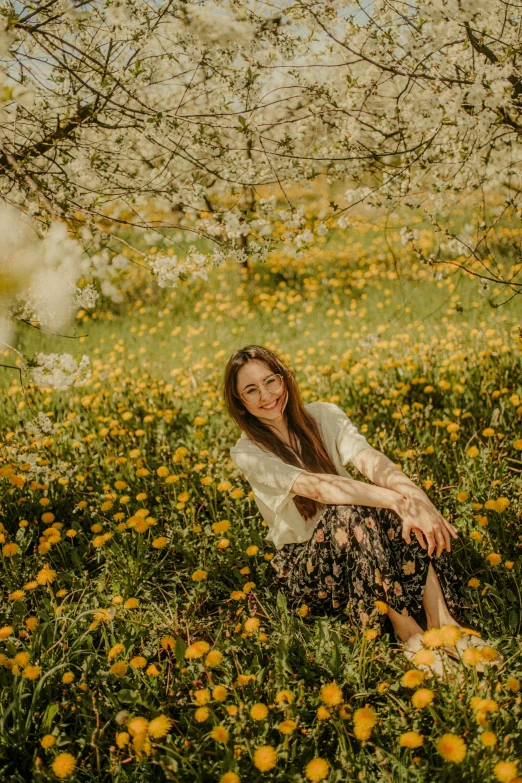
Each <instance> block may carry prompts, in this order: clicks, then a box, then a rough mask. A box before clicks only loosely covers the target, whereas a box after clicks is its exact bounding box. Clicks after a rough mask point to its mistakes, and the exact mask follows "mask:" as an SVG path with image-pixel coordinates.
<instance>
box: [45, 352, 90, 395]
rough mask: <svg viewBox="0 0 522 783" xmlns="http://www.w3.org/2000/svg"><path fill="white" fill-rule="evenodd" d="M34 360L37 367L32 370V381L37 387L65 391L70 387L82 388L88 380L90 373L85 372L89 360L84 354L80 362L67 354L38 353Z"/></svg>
mask: <svg viewBox="0 0 522 783" xmlns="http://www.w3.org/2000/svg"><path fill="white" fill-rule="evenodd" d="M36 359H37V362H38V366H37V367H35V368H34V369H33V380H34V382H35V383H36V385H37V386H40V387H44V388H45V387H49V388H51V389H55V390H56V391H65V390H66V389H69V388H70V387H71V386H84V385H85V384H86V383H87V382H88V381H89V380H90V377H91V373H90V371H87V368H88V367H89V365H90V360H89V357H88V356H86V355H85V354H84V355H83V356H82V358H81V360H80V362H78V361H77V360H76V359H75V358H74V356H72V355H71V354H69V353H63V354H57V353H51V354H44V353H39V354H38V355H37V357H36Z"/></svg>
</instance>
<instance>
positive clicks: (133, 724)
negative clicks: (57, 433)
mask: <svg viewBox="0 0 522 783" xmlns="http://www.w3.org/2000/svg"><path fill="white" fill-rule="evenodd" d="M148 727H149V721H148V720H147V718H142V717H141V716H140V715H136V716H135V717H134V718H130V719H129V720H128V721H127V731H128V732H129V734H130V735H131V737H137V736H138V735H139V734H146V733H147V729H148Z"/></svg>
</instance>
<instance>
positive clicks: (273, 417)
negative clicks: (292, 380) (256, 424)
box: [236, 359, 288, 424]
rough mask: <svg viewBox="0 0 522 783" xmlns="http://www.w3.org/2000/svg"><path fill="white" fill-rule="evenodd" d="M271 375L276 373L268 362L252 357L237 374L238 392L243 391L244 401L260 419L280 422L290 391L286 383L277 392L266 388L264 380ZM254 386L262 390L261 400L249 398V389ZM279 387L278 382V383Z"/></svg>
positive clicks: (250, 410)
mask: <svg viewBox="0 0 522 783" xmlns="http://www.w3.org/2000/svg"><path fill="white" fill-rule="evenodd" d="M270 375H274V372H273V370H271V369H270V367H269V366H268V364H266V362H263V361H261V360H260V359H251V360H250V361H249V362H247V363H246V364H244V365H243V366H242V367H241V369H240V370H239V372H238V374H237V381H236V387H237V393H238V394H241V393H242V395H243V396H242V397H241V399H242V402H243V404H244V406H245V408H246V409H247V411H248V412H249V413H251V414H252V415H253V416H257V418H258V419H265V420H266V421H267V423H270V424H272V423H276V424H277V423H278V422H280V421H282V415H283V411H284V409H285V406H286V403H287V400H288V393H287V390H286V388H285V384H284V382H283V385H282V387H281V388H280V389H278V391H277V392H272V391H268V390H267V389H265V387H264V384H263V381H264V380H265V379H266V378H268V377H269V376H270ZM253 386H258V387H259V389H260V390H261V396H260V398H259V400H257V401H255V402H254V401H252V400H249V395H248V393H247V392H248V390H249V389H252V388H253ZM276 387H277V384H276Z"/></svg>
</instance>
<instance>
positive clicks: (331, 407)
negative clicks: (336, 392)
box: [304, 400, 341, 419]
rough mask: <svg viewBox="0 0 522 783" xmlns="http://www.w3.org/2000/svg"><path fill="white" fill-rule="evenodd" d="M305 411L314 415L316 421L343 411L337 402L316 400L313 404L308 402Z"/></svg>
mask: <svg viewBox="0 0 522 783" xmlns="http://www.w3.org/2000/svg"><path fill="white" fill-rule="evenodd" d="M304 407H305V409H306V410H307V411H308V412H309V413H311V414H312V416H313V417H314V418H316V419H321V418H323V417H324V416H328V414H332V413H337V414H338V413H339V411H340V410H341V409H340V408H339V406H338V405H336V404H335V402H324V401H323V400H314V401H313V402H307V403H306V405H305V406H304Z"/></svg>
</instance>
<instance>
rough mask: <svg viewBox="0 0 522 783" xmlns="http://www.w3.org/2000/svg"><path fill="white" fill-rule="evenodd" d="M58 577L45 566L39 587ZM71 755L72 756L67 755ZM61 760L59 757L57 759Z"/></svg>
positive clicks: (40, 576) (38, 580) (40, 575)
mask: <svg viewBox="0 0 522 783" xmlns="http://www.w3.org/2000/svg"><path fill="white" fill-rule="evenodd" d="M55 577H56V571H53V569H52V568H49V566H44V567H43V568H42V569H41V571H38V573H37V574H36V581H37V582H38V584H39V585H51V584H52V583H53V582H54V580H55ZM66 755H70V754H66ZM57 758H59V757H57Z"/></svg>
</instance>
